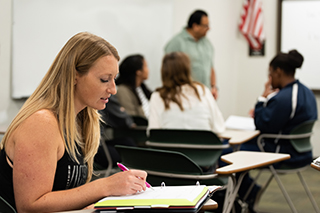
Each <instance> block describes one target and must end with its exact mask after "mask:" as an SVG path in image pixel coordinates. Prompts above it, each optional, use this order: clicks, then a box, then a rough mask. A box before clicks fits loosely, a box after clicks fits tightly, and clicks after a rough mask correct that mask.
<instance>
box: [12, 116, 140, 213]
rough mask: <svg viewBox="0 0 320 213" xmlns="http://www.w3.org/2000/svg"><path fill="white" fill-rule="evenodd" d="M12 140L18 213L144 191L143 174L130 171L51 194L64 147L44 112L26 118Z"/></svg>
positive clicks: (75, 205)
mask: <svg viewBox="0 0 320 213" xmlns="http://www.w3.org/2000/svg"><path fill="white" fill-rule="evenodd" d="M12 141H13V142H14V152H13V156H10V157H12V160H13V163H14V164H13V185H14V194H15V201H16V207H17V211H18V212H19V213H20V212H54V211H66V210H73V209H81V208H84V207H85V206H88V205H90V204H92V203H94V202H96V201H98V200H99V199H101V198H103V197H105V196H109V195H125V194H133V193H136V192H137V191H140V190H145V180H146V173H145V172H143V171H137V170H136V171H135V170H130V171H128V172H121V173H118V174H116V175H114V176H110V177H108V178H102V179H98V180H96V181H93V182H90V183H88V184H85V185H82V186H80V187H77V188H74V189H69V190H63V191H55V192H52V186H53V182H54V177H55V171H56V166H57V161H58V160H59V159H60V158H61V157H62V156H63V154H64V150H65V147H64V143H63V138H62V136H61V134H60V131H59V128H58V123H57V120H56V118H55V116H54V115H53V113H51V112H50V111H48V110H41V111H38V112H36V113H35V114H33V115H31V116H30V117H29V118H27V119H26V120H25V121H24V122H23V123H22V124H21V125H20V126H19V127H18V129H16V130H15V132H14V135H13V137H12ZM11 153H12V152H11ZM138 177H140V178H138Z"/></svg>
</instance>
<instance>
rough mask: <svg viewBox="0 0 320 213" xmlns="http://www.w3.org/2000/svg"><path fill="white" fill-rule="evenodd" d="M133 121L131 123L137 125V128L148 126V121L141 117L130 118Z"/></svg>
mask: <svg viewBox="0 0 320 213" xmlns="http://www.w3.org/2000/svg"><path fill="white" fill-rule="evenodd" d="M131 117H132V119H133V122H134V123H135V124H136V125H137V126H145V127H147V126H148V120H147V119H146V118H144V117H141V116H131Z"/></svg>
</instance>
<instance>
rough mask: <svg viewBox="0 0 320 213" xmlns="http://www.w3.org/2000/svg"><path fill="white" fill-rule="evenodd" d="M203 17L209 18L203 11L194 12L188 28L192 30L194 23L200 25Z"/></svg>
mask: <svg viewBox="0 0 320 213" xmlns="http://www.w3.org/2000/svg"><path fill="white" fill-rule="evenodd" d="M202 16H208V14H207V13H206V12H204V11H203V10H196V11H194V12H193V13H192V14H191V15H190V18H189V20H188V28H192V25H193V24H194V23H196V24H198V25H200V23H201V18H202Z"/></svg>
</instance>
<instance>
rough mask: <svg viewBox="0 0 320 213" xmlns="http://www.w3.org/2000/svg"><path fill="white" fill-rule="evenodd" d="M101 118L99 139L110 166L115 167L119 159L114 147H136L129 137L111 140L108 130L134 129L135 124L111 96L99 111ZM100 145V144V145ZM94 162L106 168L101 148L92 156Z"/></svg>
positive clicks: (115, 98) (105, 160) (115, 97)
mask: <svg viewBox="0 0 320 213" xmlns="http://www.w3.org/2000/svg"><path fill="white" fill-rule="evenodd" d="M99 112H100V114H101V116H102V120H103V121H102V122H101V126H100V128H101V134H102V135H101V137H102V138H103V139H104V142H105V143H106V145H107V147H108V150H109V153H110V156H111V159H112V166H113V167H115V166H116V165H117V162H121V157H120V155H119V153H118V152H117V150H116V149H115V147H114V146H115V145H125V146H136V143H135V141H134V140H133V139H132V138H130V137H119V138H113V139H111V137H112V136H111V135H109V134H107V133H108V131H107V129H108V128H121V129H128V128H135V127H136V124H135V123H134V121H133V119H132V117H131V116H130V115H128V114H127V113H126V111H125V109H124V108H123V107H122V106H121V105H120V104H119V101H118V99H117V96H114V95H112V96H111V97H110V98H109V102H108V103H107V106H106V108H104V109H103V110H100V111H99ZM100 145H101V144H100ZM94 162H96V163H98V164H99V165H100V166H103V167H108V164H109V162H108V159H107V157H106V155H105V153H104V150H103V148H102V146H99V149H98V152H97V154H96V155H95V156H94Z"/></svg>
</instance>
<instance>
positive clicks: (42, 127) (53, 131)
mask: <svg viewBox="0 0 320 213" xmlns="http://www.w3.org/2000/svg"><path fill="white" fill-rule="evenodd" d="M13 139H14V143H15V145H17V144H19V143H24V144H29V145H30V143H32V145H36V144H37V146H38V147H41V145H42V144H44V143H45V144H46V146H54V147H56V146H60V145H61V134H60V130H59V124H58V120H57V118H56V116H55V114H54V113H53V112H52V111H50V110H48V109H42V110H39V111H37V112H35V113H33V114H32V115H30V116H29V117H28V118H27V119H26V120H25V121H23V122H22V123H21V124H20V125H19V127H18V128H17V129H16V131H15V132H14V137H13Z"/></svg>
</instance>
